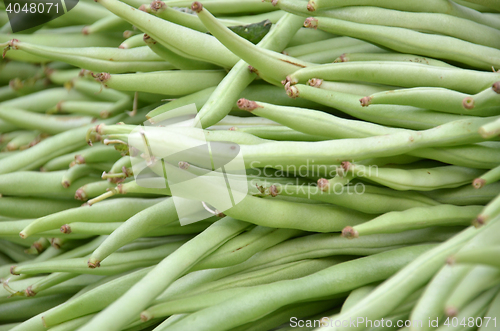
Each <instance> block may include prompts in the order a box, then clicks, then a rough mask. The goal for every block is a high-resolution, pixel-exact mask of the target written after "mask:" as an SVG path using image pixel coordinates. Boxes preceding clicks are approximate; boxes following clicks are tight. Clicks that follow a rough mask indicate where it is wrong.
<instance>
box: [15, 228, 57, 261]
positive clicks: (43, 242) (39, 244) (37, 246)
mask: <svg viewBox="0 0 500 331" xmlns="http://www.w3.org/2000/svg"><path fill="white" fill-rule="evenodd" d="M23 228H24V227H23ZM21 231H22V229H20V230H19V231H16V232H17V233H19V232H21ZM49 247H50V241H49V240H48V239H47V238H44V237H41V238H39V239H38V240H37V241H35V242H34V243H33V244H32V245H31V247H30V248H29V249H27V250H25V252H26V253H27V254H33V255H38V254H40V253H42V252H43V251H44V250H46V249H47V248H49Z"/></svg>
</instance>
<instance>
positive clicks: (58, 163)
mask: <svg viewBox="0 0 500 331" xmlns="http://www.w3.org/2000/svg"><path fill="white" fill-rule="evenodd" d="M86 148H90V146H85V147H84V149H86ZM79 153H81V150H78V151H73V152H71V153H69V154H65V155H61V156H58V157H55V158H53V159H52V160H50V161H48V162H47V163H45V164H44V165H43V166H42V167H41V168H40V171H42V172H45V171H56V170H65V169H68V168H69V165H70V164H71V163H72V162H74V161H75V155H78V154H79Z"/></svg>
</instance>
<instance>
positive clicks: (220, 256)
mask: <svg viewBox="0 0 500 331" xmlns="http://www.w3.org/2000/svg"><path fill="white" fill-rule="evenodd" d="M301 234H302V231H297V230H291V229H273V228H265V227H260V226H257V227H255V228H253V229H251V230H250V231H248V232H246V233H244V234H241V235H239V236H238V237H236V238H234V239H232V240H230V241H228V242H227V243H225V244H224V245H222V246H221V247H219V248H218V249H217V250H216V251H214V252H213V253H212V254H210V255H209V256H207V257H206V258H205V259H203V260H202V261H200V262H199V263H198V264H196V266H194V267H193V269H191V270H202V269H209V268H220V267H227V266H230V265H236V264H238V263H241V262H243V261H246V260H248V259H249V258H250V257H252V256H253V255H254V254H255V253H258V252H261V251H263V250H265V249H267V248H269V247H272V246H275V245H277V244H279V243H281V242H284V241H286V240H288V239H290V238H293V237H296V236H299V235H301Z"/></svg>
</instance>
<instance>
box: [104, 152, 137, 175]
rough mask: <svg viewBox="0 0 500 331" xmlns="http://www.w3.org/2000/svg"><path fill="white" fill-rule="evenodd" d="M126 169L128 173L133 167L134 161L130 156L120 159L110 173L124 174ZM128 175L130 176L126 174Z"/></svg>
mask: <svg viewBox="0 0 500 331" xmlns="http://www.w3.org/2000/svg"><path fill="white" fill-rule="evenodd" d="M124 167H125V169H126V170H127V171H128V170H129V168H131V167H132V160H131V159H130V157H129V156H123V157H121V158H120V159H118V160H117V161H116V162H115V163H114V164H113V166H112V167H111V169H110V170H109V173H110V174H112V173H120V172H123V168H124ZM126 175H128V173H126Z"/></svg>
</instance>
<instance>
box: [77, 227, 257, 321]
mask: <svg viewBox="0 0 500 331" xmlns="http://www.w3.org/2000/svg"><path fill="white" fill-rule="evenodd" d="M249 226H250V225H249V224H248V223H245V222H241V221H237V220H234V219H231V218H229V217H227V218H224V219H222V220H220V221H218V222H215V223H214V224H213V225H211V226H210V227H209V228H207V230H205V231H203V232H202V233H201V234H199V235H198V236H196V237H195V238H193V239H191V240H190V241H189V242H188V243H186V244H184V245H183V246H181V247H180V248H179V249H178V250H177V251H175V252H174V253H173V254H172V255H170V256H169V257H167V258H165V259H164V260H163V261H162V262H160V263H159V264H158V265H157V266H156V267H155V268H154V269H153V270H152V271H151V272H149V273H148V274H147V275H146V276H145V277H144V278H142V279H141V281H139V282H138V283H136V284H135V285H134V286H132V288H130V289H129V290H128V291H127V292H126V293H125V294H124V295H123V296H122V297H120V299H119V300H117V301H115V302H114V303H112V304H111V305H109V306H108V307H107V308H106V309H105V310H103V311H102V312H101V313H100V314H98V315H97V316H96V317H95V318H94V319H93V320H92V321H91V322H90V323H88V324H86V325H85V326H84V327H83V328H82V330H85V329H89V330H93V327H94V325H100V326H101V327H105V328H106V330H110V331H111V330H119V329H120V328H122V327H123V326H125V325H126V324H127V322H128V321H130V320H131V317H132V318H133V317H134V315H135V314H139V313H140V312H141V311H142V310H143V309H144V308H146V307H147V305H148V304H149V303H150V302H151V301H153V299H154V298H155V297H156V296H158V295H159V294H160V293H161V292H162V291H164V290H165V288H167V287H168V286H169V285H170V284H171V283H172V282H173V281H175V280H176V279H177V278H179V277H180V276H181V275H182V274H184V273H185V272H186V271H187V270H189V269H190V268H191V267H192V266H193V265H194V264H195V263H196V262H198V261H200V260H201V259H203V258H204V257H206V256H207V255H208V254H210V253H211V252H213V251H214V250H215V249H216V248H218V247H219V246H221V245H222V244H223V243H224V242H226V241H227V240H229V239H231V238H232V237H234V236H236V235H238V234H239V233H241V232H242V231H244V230H245V229H246V228H248V227H249ZM172 265H174V266H175V267H172ZM157 275H161V277H158V276H157ZM137 293H138V294H137ZM130 297H131V298H133V300H134V305H130V300H129V298H130ZM109 316H123V317H124V318H123V319H115V318H113V321H111V320H110V319H109Z"/></svg>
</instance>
